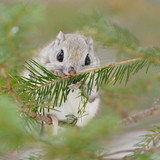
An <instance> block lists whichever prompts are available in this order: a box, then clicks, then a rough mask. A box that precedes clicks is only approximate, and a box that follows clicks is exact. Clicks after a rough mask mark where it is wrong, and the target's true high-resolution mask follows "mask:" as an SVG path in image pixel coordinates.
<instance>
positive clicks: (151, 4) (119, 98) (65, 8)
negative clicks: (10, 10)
mask: <svg viewBox="0 0 160 160" xmlns="http://www.w3.org/2000/svg"><path fill="white" fill-rule="evenodd" d="M0 2H1V3H2V4H5V3H6V4H9V5H10V6H12V5H16V4H17V3H19V2H22V0H21V1H18V0H1V1H0ZM23 2H24V3H25V6H26V7H27V8H29V9H30V10H31V11H33V10H35V14H34V18H35V20H34V19H32V21H30V15H28V22H26V19H25V22H24V24H25V25H26V26H27V25H28V26H27V27H29V26H30V25H31V26H32V27H31V29H30V30H28V33H27V35H25V39H24V41H23V42H21V46H20V50H21V52H24V50H25V52H29V55H28V56H27V58H28V59H29V58H31V57H33V55H34V54H36V52H37V49H39V48H42V47H43V46H44V45H45V44H47V43H48V42H50V41H51V40H53V39H54V38H55V37H56V35H57V34H58V32H59V31H60V30H61V31H63V32H64V33H75V32H77V31H80V30H81V27H83V26H81V21H80V18H82V15H83V16H84V15H87V16H89V15H91V14H92V12H93V11H94V10H96V9H99V10H101V11H102V12H103V14H104V15H105V16H106V19H107V20H109V21H111V22H114V23H116V24H118V25H119V26H121V27H122V28H126V29H128V30H129V31H130V32H131V33H133V34H134V35H135V36H136V37H137V38H138V39H139V40H140V43H141V45H142V46H143V47H153V46H159V40H160V17H159V15H160V1H158V0H134V1H132V0H114V1H110V0H87V1H86V0H41V1H40V0H28V1H27V0H24V1H23ZM2 6H3V5H2ZM2 16H3V15H2ZM32 16H33V13H32ZM34 23H35V24H34ZM14 30H16V28H14ZM96 51H97V54H98V56H99V57H100V59H101V65H105V64H108V63H111V62H114V61H119V60H117V59H116V52H115V51H112V50H111V51H109V50H106V49H103V48H102V47H100V46H96ZM125 58H126V57H125ZM20 68H21V67H20ZM159 77H160V75H159V73H158V69H156V68H155V67H154V68H151V69H150V70H149V73H148V74H145V73H144V72H143V71H141V72H140V73H139V74H138V75H136V76H134V77H132V78H131V80H130V82H129V83H128V85H127V86H124V84H122V85H116V86H104V87H103V88H102V92H101V99H102V101H101V106H102V108H101V110H100V113H99V114H100V115H101V114H102V113H104V114H106V112H107V113H109V114H112V113H113V114H118V115H120V117H122V118H124V117H126V116H128V115H129V114H130V113H132V112H135V111H136V110H137V109H140V110H141V109H144V108H148V107H150V106H151V104H152V103H153V101H154V100H155V99H156V98H158V95H159V89H160V88H158V87H157V83H158V82H157V79H159ZM144 79H145V80H144ZM104 110H105V111H106V112H104Z"/></svg>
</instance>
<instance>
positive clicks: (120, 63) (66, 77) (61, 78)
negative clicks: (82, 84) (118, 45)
mask: <svg viewBox="0 0 160 160" xmlns="http://www.w3.org/2000/svg"><path fill="white" fill-rule="evenodd" d="M140 60H142V59H141V58H136V59H129V60H126V61H121V62H117V63H112V64H108V65H104V66H101V67H97V68H94V69H90V70H87V71H84V72H79V73H77V74H74V75H72V76H71V75H68V76H64V77H60V78H58V79H55V80H53V81H50V82H47V83H45V84H43V85H41V86H38V87H37V88H35V89H34V90H37V89H39V88H42V87H44V86H46V85H49V84H51V83H54V82H57V81H60V80H63V79H68V78H71V77H75V76H78V75H81V74H85V73H89V72H93V71H97V70H100V69H103V68H106V67H110V66H116V65H122V64H127V63H131V62H135V61H140ZM113 81H114V78H113ZM111 83H112V82H111Z"/></svg>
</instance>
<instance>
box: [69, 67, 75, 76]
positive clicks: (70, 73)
mask: <svg viewBox="0 0 160 160" xmlns="http://www.w3.org/2000/svg"><path fill="white" fill-rule="evenodd" d="M68 73H69V75H71V76H73V75H75V74H76V71H75V69H74V68H73V67H71V69H70V70H69V71H68Z"/></svg>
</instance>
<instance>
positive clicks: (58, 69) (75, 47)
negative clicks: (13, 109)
mask: <svg viewBox="0 0 160 160" xmlns="http://www.w3.org/2000/svg"><path fill="white" fill-rule="evenodd" d="M34 59H35V61H37V62H38V63H39V64H41V65H42V66H43V67H45V68H46V69H47V70H49V71H50V72H52V73H53V74H55V75H58V76H61V77H63V76H67V75H71V76H73V75H74V74H76V73H79V72H83V71H87V70H89V69H93V68H96V67H99V66H100V61H99V59H98V57H97V56H96V55H95V53H94V48H93V40H92V38H91V37H86V36H83V35H79V34H64V33H63V32H61V31H60V32H59V34H58V35H57V37H56V39H55V40H54V41H52V42H51V43H49V44H48V45H46V46H45V47H44V48H42V49H41V50H40V52H39V53H38V55H37V56H36V57H35V58H34ZM29 74H30V73H29V71H25V73H24V76H25V77H28V78H29ZM85 83H87V82H85ZM69 87H70V88H72V89H74V92H70V93H69V95H68V97H67V100H66V102H65V103H62V105H61V106H60V107H59V106H55V107H54V108H55V109H57V110H58V111H56V110H50V111H49V112H48V111H47V109H46V110H45V114H48V115H49V116H50V118H51V119H52V122H53V125H54V126H58V121H63V120H65V119H66V116H67V115H74V116H75V117H77V118H78V119H77V123H76V126H78V127H82V126H84V125H86V124H87V123H88V122H89V121H90V120H91V119H92V118H93V117H94V116H95V115H96V113H97V111H98V108H99V101H100V99H99V91H97V88H96V86H95V83H93V87H92V91H91V94H90V96H89V101H88V103H87V105H86V107H85V116H80V115H79V114H78V109H79V104H80V102H81V97H79V92H80V90H79V89H78V88H77V87H76V84H73V85H71V86H69Z"/></svg>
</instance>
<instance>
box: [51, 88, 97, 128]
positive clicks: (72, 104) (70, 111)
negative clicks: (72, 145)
mask: <svg viewBox="0 0 160 160" xmlns="http://www.w3.org/2000/svg"><path fill="white" fill-rule="evenodd" d="M78 92H79V91H78V90H75V91H74V92H70V93H69V95H68V97H67V101H66V102H65V103H63V104H62V105H61V107H55V109H57V110H58V111H59V112H58V111H54V110H50V112H49V114H53V115H55V116H56V117H57V119H58V120H66V115H74V116H76V117H80V115H78V114H77V112H78V109H79V104H80V101H81V99H80V97H78V96H79V93H78ZM98 107H99V97H97V98H96V99H95V100H94V102H92V103H89V102H88V103H87V105H86V108H85V111H86V112H85V113H84V114H85V116H82V117H80V118H78V121H77V123H76V125H77V126H79V127H80V126H84V125H85V124H86V123H87V122H88V121H89V120H91V119H92V118H93V117H94V116H95V114H96V112H97V110H98Z"/></svg>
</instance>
